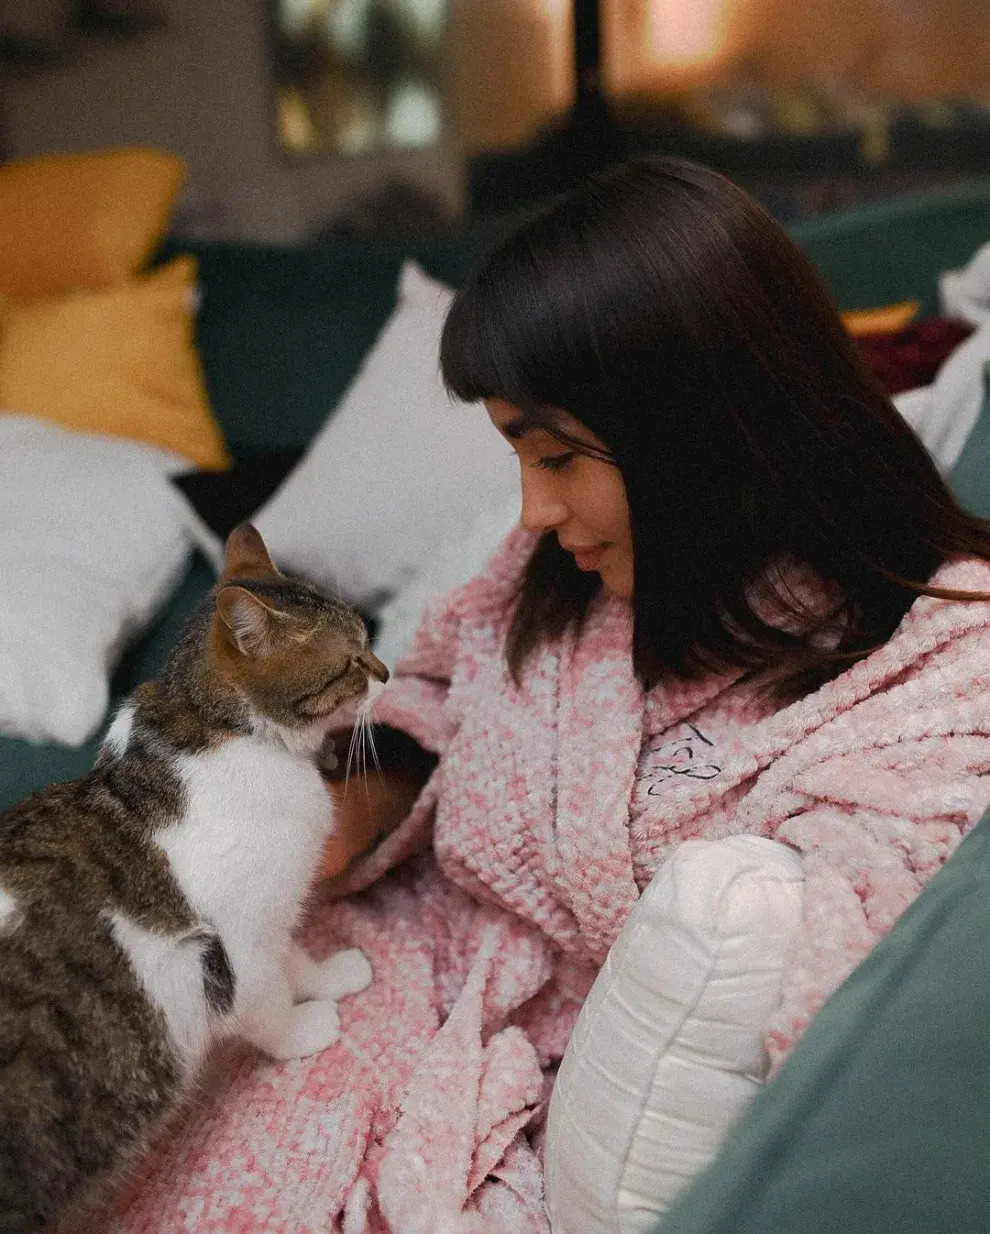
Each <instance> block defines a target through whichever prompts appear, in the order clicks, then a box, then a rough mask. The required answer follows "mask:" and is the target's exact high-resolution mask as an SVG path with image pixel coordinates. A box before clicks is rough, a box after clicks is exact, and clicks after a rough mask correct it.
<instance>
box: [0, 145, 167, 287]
mask: <svg viewBox="0 0 990 1234" xmlns="http://www.w3.org/2000/svg"><path fill="white" fill-rule="evenodd" d="M185 174H186V169H185V164H184V163H183V162H182V160H181V159H179V158H176V156H175V155H173V154H167V153H165V152H164V151H159V150H107V151H102V152H99V153H95V154H66V155H51V156H44V157H40V158H33V159H24V160H23V161H21V162H14V163H8V164H7V165H6V166H3V167H0V295H6V296H45V295H50V294H51V293H52V292H56V291H66V290H68V289H69V288H70V287H108V286H111V285H113V284H115V283H122V282H124V280H125V279H127V278H129V277H130V276H131V275H132V274H135V273H137V271H138V270H140V269H141V268H142V267H143V266H144V265H145V263H146V262H147V260H148V258H149V257H150V256H151V254H152V252H153V251H154V249H155V247H156V246H157V245H158V243H159V242H160V240H161V239H162V237H163V236H164V235H165V232H166V230H167V229H168V224H169V219H170V217H171V214H172V208H173V206H174V204H175V199H176V197H177V196H178V194H179V190H180V189H181V187H182V182H183V180H184V179H185Z"/></svg>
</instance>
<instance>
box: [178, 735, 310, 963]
mask: <svg viewBox="0 0 990 1234" xmlns="http://www.w3.org/2000/svg"><path fill="white" fill-rule="evenodd" d="M179 772H180V775H181V778H182V781H183V786H184V788H185V792H186V809H185V811H184V814H183V818H182V820H181V821H179V822H178V823H176V824H173V825H172V826H170V827H167V828H163V829H162V831H160V832H159V833H158V835H157V837H156V839H157V842H158V844H159V845H160V846H161V848H162V849H163V850H164V851H165V853H166V854H167V856H168V858H169V863H170V865H171V868H172V873H173V876H174V878H175V880H176V882H177V883H178V885H179V887H180V888H181V890H182V892H183V894H184V895H185V897H186V899H187V900H188V902H189V904H190V906H191V907H192V909H193V911H194V912H195V913H196V915H197V916H199V917H201V918H202V919H203V920H204V921H206V922H208V923H209V924H210V925H211V926H213V927H214V928H215V929H216V930H217V932H218V933H219V934H220V936H221V938H222V939H223V942H224V946H225V947H226V948H227V952H228V955H229V956H230V960H231V963H232V964H233V966H234V970H235V974H237V973H238V969H239V968H241V966H242V965H243V964H244V963H245V962H247V963H249V962H250V957H251V954H252V953H253V952H254V951H255V950H256V949H257V948H259V947H262V948H270V947H277V946H278V945H279V944H280V943H282V942H284V940H285V939H286V938H287V937H288V935H289V934H290V933H291V932H292V930H293V929H294V928H295V925H296V921H297V917H298V911H299V906H300V903H301V901H302V899H303V896H304V895H305V892H306V888H307V885H308V884H309V882H310V880H311V878H312V877H313V874H314V873H315V869H316V866H317V864H318V862H319V857H320V852H321V850H322V846H323V844H324V842H325V840H326V839H327V837H328V836H329V834H330V832H331V829H332V809H331V800H330V796H329V794H328V792H327V790H326V786H325V785H324V783H323V781H322V779H321V778H320V774H319V772H318V771H317V769H316V767H315V765H314V764H313V763H312V762H311V761H309V760H308V759H306V758H302V757H300V756H299V755H298V754H295V753H292V752H290V751H289V750H287V749H286V748H284V747H283V746H280V745H279V744H277V743H275V742H273V741H265V740H261V739H258V738H255V737H237V738H234V739H232V740H230V741H226V742H224V744H223V745H222V746H220V747H219V748H218V749H216V750H211V751H208V752H205V753H201V754H195V755H187V756H186V757H185V758H183V759H182V760H181V761H180V764H179ZM238 975H239V974H238Z"/></svg>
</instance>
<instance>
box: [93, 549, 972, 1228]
mask: <svg viewBox="0 0 990 1234" xmlns="http://www.w3.org/2000/svg"><path fill="white" fill-rule="evenodd" d="M531 547H532V539H531V538H530V537H528V536H527V535H525V534H524V533H522V532H516V533H513V535H512V536H510V537H509V539H508V540H507V541H506V543H505V544H504V545H503V547H502V549H501V550H500V552H499V553H498V554H497V555H496V557H495V558H494V559H493V561H492V562H491V564H490V566H489V567H488V569H487V570H486V571H485V572H484V573H483V574H482V575H481V576H480V577H478V578H477V579H475V580H474V581H473V582H471V583H469V584H467V585H466V586H465V587H462V588H460V589H458V590H457V591H456V592H454V593H452V594H451V595H450V596H448V597H446V598H445V599H444V600H442V601H440V602H437V603H436V604H435V605H434V606H433V608H432V609H431V611H430V612H429V613H428V615H427V616H426V618H425V620H424V621H423V623H422V626H421V628H420V631H419V633H418V636H417V638H416V640H415V643H414V645H413V647H412V649H411V650H410V652H409V654H408V655H407V656H406V658H405V659H404V661H403V662H402V663H401V664H400V665H399V666H397V669H396V671H395V673H394V676H393V680H392V682H391V683H390V685H389V687H388V689H387V691H386V693H385V695H384V696H383V698H382V699H381V701H380V703H379V705H378V709H377V714H376V718H377V719H378V720H379V721H380V722H381V723H383V724H389V725H392V726H394V727H398V728H401V729H403V730H405V731H406V732H408V733H410V734H411V735H412V736H414V737H415V738H416V739H417V740H418V741H419V742H420V743H421V744H422V745H423V746H425V747H426V748H428V749H430V750H432V751H435V752H436V753H438V754H439V755H440V756H441V758H440V762H439V765H438V767H437V769H436V771H435V773H434V775H433V777H432V778H431V780H430V782H429V784H428V785H427V786H426V788H425V789H424V791H423V793H422V794H421V796H420V798H419V800H418V802H417V803H416V805H415V807H414V808H413V810H412V812H411V814H410V815H409V816H408V818H407V819H406V820H405V822H404V823H403V824H402V825H401V826H400V827H399V829H398V830H397V831H396V832H394V833H393V834H392V835H391V836H390V837H389V838H388V839H387V840H385V841H384V842H383V843H382V844H381V845H380V846H379V847H378V848H377V849H376V850H375V851H374V852H372V853H371V854H370V855H368V856H367V857H365V858H363V859H362V860H360V861H359V862H358V863H357V864H356V865H355V866H354V867H353V868H352V870H351V871H350V873H349V875H348V877H347V879H346V882H345V884H344V885H343V886H342V887H341V889H340V890H341V894H342V896H343V898H342V899H340V900H339V901H338V902H336V903H335V904H331V905H324V906H323V907H322V908H319V909H317V911H316V912H315V913H314V916H313V921H312V924H311V933H310V936H309V942H310V945H311V946H312V947H313V949H314V951H317V952H320V951H323V952H325V951H327V950H330V949H333V948H336V947H337V946H340V945H342V944H346V945H358V946H361V947H363V948H364V949H365V951H366V953H367V954H368V956H369V958H370V959H371V961H372V964H373V967H374V971H375V979H374V982H373V984H372V986H371V987H370V988H369V989H368V990H367V991H365V992H364V993H362V994H360V995H358V996H357V997H355V998H354V999H351V1000H348V1001H347V1002H345V1003H344V1004H343V1005H342V1022H343V1028H344V1034H345V1035H344V1038H343V1040H342V1041H341V1042H340V1043H338V1044H337V1045H335V1046H334V1047H332V1048H331V1049H329V1050H327V1051H325V1052H324V1053H323V1054H321V1055H319V1056H318V1057H316V1058H310V1059H304V1060H300V1061H299V1062H295V1063H291V1064H285V1065H281V1066H276V1065H273V1064H269V1063H266V1062H264V1061H263V1060H260V1059H258V1058H257V1057H254V1056H248V1055H247V1054H245V1053H237V1054H228V1055H226V1056H224V1058H223V1059H221V1060H220V1064H219V1070H218V1072H217V1075H218V1077H219V1078H218V1082H217V1083H215V1084H214V1086H213V1087H212V1089H209V1090H208V1091H207V1095H206V1096H205V1097H204V1099H203V1101H202V1102H201V1103H200V1104H199V1105H198V1107H197V1108H196V1109H195V1110H194V1111H193V1112H192V1113H191V1114H190V1115H189V1116H188V1117H187V1118H186V1120H185V1122H184V1123H183V1125H182V1126H181V1128H180V1129H179V1131H178V1132H177V1133H176V1134H175V1135H173V1136H171V1137H169V1138H168V1139H167V1140H166V1141H165V1143H164V1144H163V1146H162V1148H161V1150H160V1151H159V1153H158V1154H157V1155H156V1156H155V1157H154V1158H153V1159H152V1161H151V1162H150V1163H149V1165H148V1167H147V1169H146V1171H145V1173H144V1175H143V1177H142V1178H141V1179H140V1180H139V1182H138V1184H137V1185H135V1186H134V1187H133V1188H132V1189H131V1190H130V1191H129V1192H128V1195H127V1197H126V1198H124V1199H122V1200H121V1201H120V1202H119V1203H118V1214H119V1216H118V1218H117V1221H118V1224H117V1225H116V1226H115V1228H117V1229H119V1230H126V1231H129V1232H131V1231H134V1232H136V1231H165V1230H168V1231H170V1232H172V1231H184V1230H190V1231H192V1230H195V1231H199V1232H201V1234H210V1232H212V1231H220V1230H223V1231H244V1232H247V1231H255V1230H271V1231H279V1234H293V1232H296V1231H299V1232H302V1231H307V1232H310V1231H314V1232H315V1231H328V1230H335V1231H341V1234H377V1232H385V1231H392V1232H393V1234H429V1232H436V1234H439V1231H474V1230H478V1231H482V1230H484V1231H490V1232H493V1234H494V1232H506V1234H507V1232H510V1231H511V1232H513V1234H515V1232H516V1231H526V1232H529V1231H533V1232H534V1234H535V1232H537V1231H540V1232H545V1231H547V1229H548V1227H547V1222H546V1217H545V1215H544V1212H543V1208H542V1178H541V1168H540V1156H539V1138H540V1129H541V1119H542V1113H543V1110H544V1108H545V1102H546V1097H547V1095H548V1092H549V1088H550V1084H551V1082H552V1075H553V1071H554V1067H555V1064H556V1062H557V1061H558V1060H559V1058H560V1056H561V1054H562V1052H563V1050H564V1048H565V1046H566V1043H567V1039H568V1036H569V1033H570V1030H571V1027H572V1025H573V1023H574V1019H575V1017H576V1014H577V1011H578V1009H579V1007H580V1005H581V1001H582V999H583V998H584V997H585V995H586V994H587V991H588V989H589V988H590V985H591V983H592V981H593V980H594V977H595V974H596V972H597V971H598V968H599V967H600V965H601V963H602V960H603V958H604V956H605V954H606V952H607V950H608V948H609V947H610V946H611V944H612V943H613V942H614V940H615V938H616V936H617V934H618V932H619V931H620V930H621V928H622V925H623V923H624V922H625V920H626V918H627V916H628V914H629V912H630V910H631V908H632V906H633V904H634V903H635V901H636V898H637V895H638V894H639V891H640V890H641V889H642V888H643V887H644V886H645V885H646V884H647V883H648V882H649V880H650V878H651V877H652V876H653V874H654V872H655V871H656V869H657V867H658V866H659V865H660V864H661V863H662V862H663V861H664V859H665V856H666V855H667V854H668V853H669V852H670V851H671V850H672V849H673V848H675V847H676V846H677V845H678V844H679V843H680V842H681V841H682V840H684V839H688V838H694V837H701V838H718V837H721V836H727V835H731V834H738V833H748V834H754V835H762V836H768V837H770V838H772V839H776V840H779V841H781V842H783V843H786V844H789V845H791V846H793V847H794V848H795V849H797V850H798V851H799V852H800V853H801V854H802V856H803V858H804V868H805V879H806V889H805V924H804V927H803V929H802V931H801V932H800V935H799V937H798V939H797V940H796V942H795V944H794V946H793V949H792V954H791V957H790V963H789V965H788V969H787V972H786V974H785V980H784V988H783V1000H782V1004H781V1007H780V1010H779V1013H778V1015H777V1016H776V1018H775V1020H774V1022H773V1024H772V1025H771V1026H770V1029H769V1032H768V1049H769V1052H770V1055H771V1058H772V1060H773V1061H774V1062H775V1063H779V1062H780V1060H781V1059H782V1058H783V1057H784V1056H785V1055H786V1054H787V1052H788V1051H789V1050H790V1048H791V1047H792V1045H793V1043H794V1042H795V1040H796V1039H797V1038H798V1036H799V1035H800V1034H801V1033H802V1032H803V1030H804V1029H805V1027H806V1026H807V1024H808V1022H809V1020H810V1019H811V1017H812V1016H813V1015H814V1014H815V1011H816V1010H817V1009H818V1007H819V1006H820V1005H821V1003H822V1002H823V1001H824V999H825V998H826V997H827V996H828V995H829V994H830V993H831V992H832V991H833V990H834V989H835V988H836V986H837V985H838V984H839V983H840V982H841V981H842V980H843V979H844V978H845V977H846V976H847V975H848V973H849V972H850V971H851V970H852V968H853V967H854V966H855V965H856V964H857V963H858V962H859V961H860V960H861V959H862V958H863V957H864V956H865V955H866V954H867V952H868V951H869V950H870V949H871V948H872V947H873V945H874V944H875V943H876V941H877V940H878V939H879V938H880V937H882V936H883V934H885V933H886V931H887V930H889V929H890V927H891V925H892V924H893V923H894V921H895V920H896V919H897V917H898V916H899V915H900V913H901V912H903V910H904V909H905V908H906V907H907V906H908V904H910V902H911V901H912V900H913V899H914V898H915V896H917V895H918V893H919V892H920V891H921V889H922V888H923V887H924V886H925V884H926V883H927V881H928V880H929V878H930V877H931V876H932V874H934V873H935V871H936V870H938V869H939V867H940V866H941V865H942V864H943V863H944V862H945V860H946V859H947V858H948V857H949V856H950V855H951V854H952V852H953V851H954V850H955V848H956V846H957V845H958V843H959V841H960V840H961V838H962V836H963V835H964V834H965V833H966V831H967V830H968V829H969V828H970V827H971V826H972V825H973V824H974V823H975V822H976V821H977V819H978V818H979V817H980V815H981V814H982V812H983V810H984V809H985V808H986V806H987V804H988V803H990V778H988V773H990V689H988V686H990V604H988V603H985V602H975V603H962V602H952V601H942V600H936V599H930V598H926V597H922V598H920V599H919V600H918V601H917V602H916V603H915V604H914V605H913V607H912V608H911V610H910V612H909V613H908V614H907V616H906V617H905V618H904V620H903V622H902V623H901V625H900V627H899V628H898V630H897V631H896V632H895V634H894V636H893V637H892V638H891V639H890V641H889V642H888V643H887V644H886V645H885V646H883V647H882V648H881V649H879V650H878V651H876V652H874V653H872V654H871V655H870V656H869V657H867V658H866V659H864V660H863V661H861V662H859V663H858V664H856V665H855V666H854V667H852V668H851V669H849V670H848V671H847V672H845V673H844V674H842V675H841V676H840V677H838V678H837V679H835V680H834V681H832V682H830V683H828V684H827V685H825V686H824V687H822V688H821V689H820V690H818V691H817V692H815V693H814V694H811V695H809V696H808V697H806V698H804V699H802V700H801V701H799V702H797V703H794V704H792V705H790V706H787V707H785V708H783V709H779V710H776V711H772V710H770V709H768V708H767V707H763V708H762V710H761V709H759V708H756V707H754V706H753V702H752V692H751V691H750V690H748V689H746V688H745V687H744V686H743V684H742V683H741V682H739V680H738V675H730V676H727V677H713V678H710V679H708V680H706V681H703V682H694V683H686V684H682V685H678V686H676V687H665V688H658V689H656V690H654V691H652V692H651V693H650V694H649V695H648V696H644V693H643V691H642V689H641V688H640V686H639V684H638V682H637V680H636V678H635V676H634V674H633V672H632V666H631V661H630V654H629V649H630V635H631V621H630V613H629V608H628V605H625V604H623V603H622V602H620V601H615V600H611V599H608V598H603V599H601V600H599V601H597V602H596V604H595V605H594V607H593V610H592V612H591V614H590V616H589V619H588V621H587V623H586V625H585V627H584V630H583V632H582V634H581V636H580V637H579V638H577V639H573V638H572V639H567V640H564V641H563V642H562V643H561V645H559V646H555V647H551V648H547V649H544V650H542V651H540V652H538V653H536V654H535V655H534V656H533V657H532V659H531V661H530V663H529V665H528V667H527V669H526V672H525V676H524V680H523V683H522V686H521V688H516V686H515V685H513V683H512V682H511V680H510V679H509V677H508V675H507V671H506V668H505V663H504V658H503V654H502V644H503V639H504V634H505V629H506V621H507V617H506V614H507V606H508V603H509V600H510V597H511V595H512V593H513V590H514V587H515V585H516V581H517V578H518V575H519V571H520V569H521V567H522V565H523V563H524V561H525V560H526V557H527V556H528V553H529V552H530V551H531ZM933 582H935V583H937V584H939V585H941V586H944V587H955V588H966V589H973V590H990V566H988V565H987V564H986V563H984V562H980V561H954V562H950V563H947V564H946V565H945V566H944V567H943V568H942V569H941V570H940V571H939V572H938V573H937V575H936V576H935V579H934V580H933Z"/></svg>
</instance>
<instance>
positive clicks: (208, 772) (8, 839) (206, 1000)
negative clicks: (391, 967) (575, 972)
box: [0, 526, 387, 1234]
mask: <svg viewBox="0 0 990 1234" xmlns="http://www.w3.org/2000/svg"><path fill="white" fill-rule="evenodd" d="M386 677H387V672H386V670H385V668H384V666H383V665H382V664H381V663H380V662H379V661H377V660H376V659H375V657H374V656H373V655H372V654H371V652H370V651H369V649H368V640H367V634H366V631H365V628H364V625H363V623H362V622H361V620H360V618H359V617H358V616H357V615H356V614H355V613H354V612H353V611H352V610H350V609H349V608H347V607H346V606H345V605H343V604H341V603H339V602H337V601H335V600H332V599H329V598H327V597H326V596H323V595H321V594H320V593H319V592H317V591H316V590H314V589H313V588H311V587H309V586H308V585H306V584H304V583H301V582H296V581H293V580H290V579H288V578H285V577H284V576H282V575H280V574H279V573H278V572H277V571H276V570H275V568H274V566H272V564H271V562H270V560H269V558H268V555H267V553H266V551H265V548H264V545H263V544H262V542H261V539H260V537H259V536H258V534H257V532H255V531H254V529H253V528H250V527H248V526H243V527H240V528H238V529H237V530H236V531H235V532H234V533H233V534H232V535H231V537H230V540H229V541H228V546H227V561H226V566H225V570H224V574H223V576H222V578H221V580H220V581H219V583H218V584H217V586H216V587H215V588H214V591H213V593H212V595H211V598H210V600H209V602H208V603H207V604H206V605H205V606H204V608H203V609H202V611H201V612H200V613H199V614H198V615H197V616H196V617H195V618H194V619H193V620H192V622H191V623H190V625H189V627H188V628H187V630H186V632H185V635H184V637H183V638H182V640H181V642H180V643H179V645H178V646H177V648H176V649H175V651H174V653H173V655H172V657H171V659H170V662H169V664H168V667H167V669H166V671H165V673H164V674H163V676H162V677H161V678H160V679H159V680H157V681H153V682H148V683H146V684H145V685H143V686H141V687H140V688H139V689H138V690H137V691H136V692H135V694H134V695H133V696H132V697H131V699H130V700H128V701H127V703H125V705H124V706H123V708H122V709H121V711H120V712H119V713H118V715H117V717H116V719H115V721H114V723H113V724H112V726H111V728H110V730H109V732H108V734H107V738H106V740H105V742H104V745H103V749H102V751H101V753H100V756H99V759H98V761H97V763H96V766H95V767H94V768H93V770H92V771H91V772H90V773H89V774H88V775H86V776H84V777H82V778H81V779H79V780H76V781H74V782H72V783H69V784H59V785H55V786H53V787H50V788H46V789H43V790H41V791H40V792H36V793H34V794H32V795H31V796H30V797H28V798H27V799H26V800H25V801H23V802H21V803H20V804H19V805H17V806H15V807H13V808H12V809H10V810H8V811H7V812H6V813H5V814H4V815H3V816H2V817H0V1232H3V1234H13V1232H14V1231H27V1230H32V1229H36V1228H37V1227H39V1226H40V1225H42V1224H43V1223H45V1222H46V1221H48V1220H49V1219H50V1218H52V1217H53V1216H54V1215H55V1214H56V1213H58V1212H59V1210H60V1209H61V1208H62V1207H63V1206H64V1205H66V1204H67V1203H70V1202H72V1201H73V1200H74V1199H75V1198H77V1197H78V1196H80V1195H81V1194H82V1193H83V1192H84V1191H85V1190H87V1189H88V1188H89V1185H90V1184H91V1183H92V1182H93V1181H94V1180H98V1179H99V1178H101V1177H105V1176H108V1175H110V1174H112V1172H113V1171H114V1170H115V1169H117V1168H118V1167H120V1166H121V1165H122V1164H126V1163H127V1162H128V1161H131V1160H134V1158H135V1157H136V1155H137V1154H138V1153H139V1152H140V1151H141V1149H142V1148H143V1147H144V1146H145V1144H146V1143H147V1142H148V1140H149V1138H150V1136H151V1135H152V1134H153V1133H154V1131H155V1130H156V1129H157V1128H158V1127H159V1126H160V1125H161V1123H162V1120H163V1119H164V1118H165V1117H166V1116H167V1115H168V1114H169V1113H170V1112H171V1111H172V1110H173V1109H174V1107H175V1105H176V1103H177V1102H178V1101H179V1100H180V1099H181V1096H182V1094H183V1091H184V1089H185V1088H186V1087H187V1085H188V1082H189V1081H190V1080H191V1079H192V1078H193V1077H194V1076H195V1074H196V1072H197V1070H198V1068H199V1065H200V1063H201V1062H202V1059H203V1056H204V1054H205V1052H206V1051H207V1049H208V1048H209V1047H210V1045H211V1044H212V1043H213V1042H214V1041H216V1040H217V1039H218V1038H219V1037H223V1036H225V1035H232V1034H235V1033H236V1034H240V1035H243V1036H245V1037H247V1038H248V1039H249V1040H251V1041H252V1042H254V1043H255V1044H256V1045H258V1046H259V1047H260V1048H261V1049H264V1050H266V1051H267V1052H268V1053H270V1054H272V1055H273V1056H276V1057H292V1056H295V1055H300V1054H305V1053H309V1052H312V1051H315V1050H317V1049H320V1048H322V1047H323V1046H325V1045H329V1044H330V1043H331V1042H332V1041H333V1040H335V1038H336V1036H337V1032H338V1029H337V1020H336V1010H335V1000H336V999H337V998H339V997H340V996H342V995H343V994H346V993H349V992H353V991H355V990H357V989H360V988H362V986H363V985H364V984H366V983H367V980H368V979H369V975H370V974H369V971H368V967H367V963H366V961H364V958H363V956H361V955H360V953H359V952H344V953H341V954H339V955H337V956H334V957H331V959H330V960H328V961H325V962H324V963H323V964H322V965H318V964H316V963H314V962H313V961H312V960H310V959H309V958H308V956H306V955H305V953H304V952H303V951H302V950H301V949H300V948H299V947H298V945H297V944H295V943H294V942H293V941H292V931H293V929H294V928H295V926H296V924H297V922H298V917H299V913H300V908H301V905H302V902H303V900H304V897H305V893H306V889H307V887H308V885H309V883H310V881H311V879H312V877H313V874H314V872H315V869H316V867H317V865H318V863H319V859H320V854H321V852H322V846H323V844H324V842H325V840H326V838H327V836H328V835H329V833H330V829H331V821H332V820H331V804H330V798H329V796H328V794H327V792H326V790H325V786H324V785H323V783H322V781H321V779H320V775H319V772H318V770H317V769H316V765H315V761H314V759H315V754H316V751H317V750H318V749H319V747H320V745H321V744H322V741H323V737H324V735H325V733H326V731H327V729H328V728H329V726H330V723H331V720H332V718H333V717H334V715H335V713H337V712H338V711H339V709H340V707H341V706H343V705H344V704H348V703H352V702H354V701H355V700H358V699H360V698H361V697H362V696H364V695H366V693H367V692H368V690H369V683H370V684H374V682H375V680H376V679H377V680H379V681H381V680H384V679H385V678H386Z"/></svg>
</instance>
